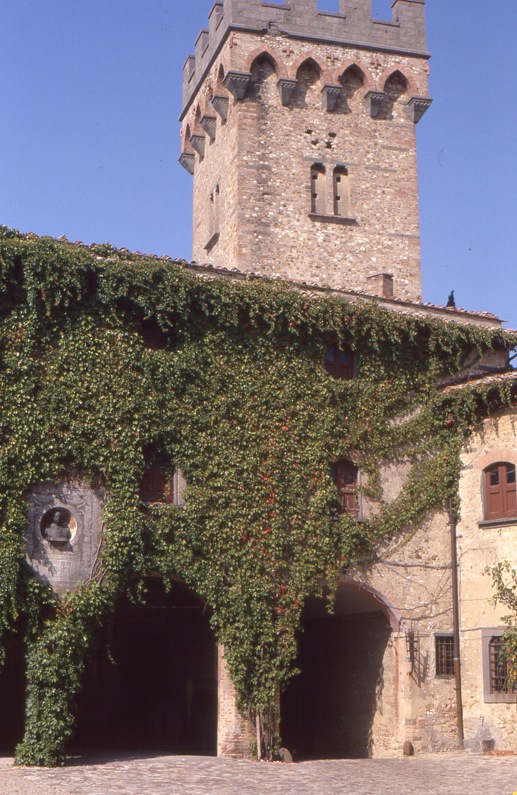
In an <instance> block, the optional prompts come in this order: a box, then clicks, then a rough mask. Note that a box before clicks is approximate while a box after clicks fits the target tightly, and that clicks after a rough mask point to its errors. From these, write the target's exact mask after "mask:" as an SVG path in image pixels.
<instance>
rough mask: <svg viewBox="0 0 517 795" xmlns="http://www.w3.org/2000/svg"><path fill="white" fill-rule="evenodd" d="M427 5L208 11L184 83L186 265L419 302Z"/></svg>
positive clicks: (250, 3) (297, 0)
mask: <svg viewBox="0 0 517 795" xmlns="http://www.w3.org/2000/svg"><path fill="white" fill-rule="evenodd" d="M424 4H425V0H394V2H393V7H392V19H391V20H387V21H379V20H374V19H372V7H371V0H339V11H338V12H329V11H322V10H320V9H319V8H318V6H317V0H286V2H285V3H281V2H275V3H272V2H262V0H224V1H223V2H216V3H215V4H214V6H213V8H212V11H211V13H210V17H209V29H208V30H203V31H201V33H200V34H199V36H198V39H197V41H196V54H195V56H189V58H188V59H187V61H186V64H185V67H184V73H183V111H182V115H181V121H182V154H181V157H180V162H181V164H182V165H183V166H184V167H185V168H186V169H187V170H188V171H190V172H191V173H192V174H193V175H194V242H193V257H194V259H195V260H197V261H198V262H210V263H212V264H214V265H218V266H226V267H230V268H238V269H239V270H242V271H246V272H255V273H261V274H266V275H270V276H280V277H284V278H287V279H293V280H298V281H307V282H316V283H318V284H320V285H329V286H331V287H334V288H344V289H348V290H358V291H362V292H366V293H371V294H380V295H384V296H386V297H390V296H391V295H394V296H395V297H399V298H405V299H409V300H414V301H419V300H421V277H420V243H419V210H418V184H417V163H416V137H415V124H416V123H417V122H418V121H419V119H420V118H421V117H422V115H423V113H424V112H425V111H426V110H427V108H428V107H429V105H430V103H431V100H430V99H428V98H427V93H428V92H427V78H428V58H429V54H428V53H427V52H426V42H425V7H424Z"/></svg>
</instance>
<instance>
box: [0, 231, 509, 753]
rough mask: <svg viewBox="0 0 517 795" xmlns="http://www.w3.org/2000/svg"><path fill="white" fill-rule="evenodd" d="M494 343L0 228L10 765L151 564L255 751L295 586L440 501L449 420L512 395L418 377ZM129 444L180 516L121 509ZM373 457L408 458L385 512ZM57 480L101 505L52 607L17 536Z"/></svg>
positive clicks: (57, 709)
mask: <svg viewBox="0 0 517 795" xmlns="http://www.w3.org/2000/svg"><path fill="white" fill-rule="evenodd" d="M333 344H339V345H341V346H348V347H349V348H350V349H352V350H353V351H355V352H356V354H357V358H358V362H359V369H358V373H357V376H356V377H355V378H353V379H352V380H350V381H340V380H337V379H334V378H332V377H331V376H329V375H328V373H327V372H326V371H325V369H324V368H323V366H322V362H323V359H324V356H325V352H326V350H327V349H328V347H329V346H330V345H333ZM516 344H517V339H516V338H514V337H512V336H511V335H509V334H504V333H503V332H501V331H500V330H494V329H487V328H484V327H480V326H468V325H461V324H457V323H454V322H441V321H439V320H433V319H429V318H426V317H424V316H417V315H406V314H401V313H398V312H394V311H389V310H386V309H382V308H380V307H379V306H378V305H377V304H376V303H375V301H373V300H372V301H369V300H357V301H355V302H350V301H346V300H343V299H340V298H337V297H335V296H332V295H330V294H329V295H321V296H319V297H318V296H309V295H308V294H305V293H304V292H302V291H295V290H293V289H289V288H288V286H285V285H281V284H278V283H275V282H268V281H267V280H257V279H249V280H246V281H231V280H228V279H224V278H200V276H199V275H196V274H195V273H193V271H192V268H190V267H189V266H187V265H186V264H185V263H183V262H180V261H172V260H160V259H156V258H151V257H144V256H142V255H136V254H130V253H129V252H127V251H124V250H116V249H114V248H112V247H110V246H93V247H84V246H80V245H72V244H68V243H61V242H58V241H55V240H53V239H49V238H36V237H34V236H30V235H21V234H19V233H17V232H14V231H12V230H8V229H5V228H0V369H1V373H2V379H1V382H0V407H1V412H0V544H1V554H0V635H2V634H5V633H6V632H8V631H10V630H12V629H13V628H14V627H15V626H17V622H19V620H20V617H22V618H23V619H25V620H24V626H25V627H26V643H27V679H28V694H27V710H26V734H25V738H24V740H23V742H22V743H21V745H20V746H19V748H18V761H19V762H20V763H25V764H32V765H35V764H43V765H58V764H63V763H64V760H65V751H66V741H67V740H68V739H69V738H70V736H71V735H72V733H73V726H74V704H75V697H76V695H77V693H78V691H79V689H80V686H81V677H82V673H83V670H84V667H85V664H86V660H87V655H88V652H89V650H90V648H91V647H92V643H93V640H94V638H95V635H96V632H97V631H98V628H99V627H100V626H101V625H102V623H103V622H104V621H105V620H106V618H107V617H108V616H109V615H110V614H111V613H112V612H113V610H114V607H115V605H116V603H117V599H119V598H120V597H121V595H123V594H124V593H126V592H127V591H128V589H130V590H131V592H134V586H135V579H138V578H140V579H141V580H142V582H143V581H144V578H145V577H146V576H147V575H149V574H150V573H151V572H160V573H161V574H162V575H163V577H165V578H170V577H180V578H181V579H182V580H183V581H184V582H185V583H186V584H187V585H188V586H189V587H190V588H191V589H192V590H193V591H194V592H195V593H196V594H198V595H199V596H200V597H201V598H202V599H204V600H205V602H206V603H207V604H208V605H209V606H210V608H211V615H212V619H211V620H212V626H213V629H214V631H215V633H216V636H217V638H218V639H219V640H220V642H221V643H223V644H224V648H225V654H226V659H227V662H228V665H229V669H230V672H231V675H232V677H233V681H234V683H235V685H236V688H237V692H238V695H239V699H240V707H241V708H242V709H243V710H244V709H248V708H249V707H251V709H252V710H253V711H255V712H256V713H257V714H258V715H259V718H260V720H261V722H262V725H263V726H264V728H265V732H264V735H265V736H266V735H267V737H268V738H269V739H268V741H267V744H268V746H269V747H268V748H267V749H266V751H267V753H271V752H272V749H273V747H274V745H275V742H276V740H275V737H274V724H275V721H274V715H273V713H274V709H275V705H276V701H277V694H278V690H279V688H281V687H282V686H284V685H285V683H286V682H287V681H288V680H289V678H290V677H291V676H292V675H293V671H294V660H295V657H296V632H297V630H298V629H299V627H300V620H301V613H302V610H303V606H304V603H305V601H306V599H307V597H308V596H309V595H313V594H320V593H321V589H322V583H323V582H325V583H327V584H328V585H329V586H330V587H331V588H332V586H333V585H334V584H335V583H336V582H337V578H338V577H339V575H340V573H341V572H342V571H343V569H344V568H345V567H347V566H349V565H351V564H353V563H357V562H359V561H362V560H365V559H368V557H369V556H373V555H374V554H375V548H376V544H377V543H378V542H379V540H381V539H383V538H386V537H395V536H400V535H401V534H403V533H404V532H408V531H409V530H410V529H411V528H412V527H414V526H416V525H417V524H418V522H419V521H420V520H421V519H422V518H423V517H424V516H425V514H426V513H427V512H429V511H430V510H432V509H435V508H437V507H439V506H440V505H441V504H442V503H443V501H444V499H445V498H446V497H447V496H450V495H453V496H455V495H456V487H457V480H458V474H459V450H460V448H461V445H462V443H463V441H464V439H465V436H466V434H468V433H469V432H470V430H471V429H472V428H473V427H474V426H475V424H476V423H477V422H479V420H480V419H481V418H482V417H483V416H486V414H487V413H489V412H490V411H491V410H493V409H495V408H499V407H500V406H501V405H506V404H509V403H511V401H512V394H511V391H510V390H507V393H504V392H501V390H499V391H497V395H495V394H494V390H493V389H492V391H490V390H489V389H488V388H487V389H485V390H484V391H483V390H479V389H478V390H474V389H465V390H458V391H457V392H449V393H443V392H440V391H437V390H436V383H437V381H438V380H440V379H444V378H446V377H448V376H451V375H452V374H454V373H457V372H459V371H460V370H461V369H462V366H463V364H464V362H465V361H466V359H467V357H468V356H469V355H471V354H472V351H475V350H477V351H478V352H479V353H480V354H481V353H483V352H484V351H487V350H490V349H492V348H494V347H501V346H503V347H505V348H508V349H509V348H511V347H513V346H515V345H516ZM149 445H159V446H160V449H161V450H163V451H165V452H166V453H167V455H168V456H169V458H170V460H171V461H173V462H174V463H175V465H176V466H177V467H178V468H179V469H180V470H181V471H182V472H183V474H184V476H185V478H186V481H187V483H188V488H187V493H186V502H185V507H184V509H179V508H178V507H175V506H172V505H162V506H155V507H154V508H153V509H151V510H148V509H147V508H146V507H145V506H144V505H143V504H142V502H141V500H140V496H139V482H140V479H141V477H142V474H143V472H144V468H145V450H146V449H147V448H148V447H149ZM341 458H352V459H353V460H354V461H355V462H356V463H357V464H358V465H359V466H360V467H361V469H362V470H363V471H364V472H365V473H366V474H367V476H368V478H367V485H366V486H364V488H365V490H366V491H367V492H368V494H369V496H370V498H371V499H374V500H376V505H377V510H376V512H375V513H374V515H373V517H372V518H371V519H370V520H369V521H363V522H358V521H356V520H354V519H353V518H352V517H350V516H346V515H342V516H340V517H337V516H336V500H337V493H336V488H335V485H334V483H333V481H332V477H331V473H330V465H331V463H332V462H335V461H337V460H338V459H341ZM386 460H403V461H405V462H410V463H411V467H412V468H411V471H410V474H409V476H408V478H407V482H406V485H405V487H404V489H403V490H402V492H401V494H400V496H399V497H398V498H397V499H396V500H395V502H393V503H391V504H387V503H385V502H383V500H382V493H381V490H380V484H379V482H378V477H377V474H378V471H379V465H380V464H381V463H382V462H383V461H386ZM63 478H81V479H82V480H83V481H87V482H90V483H92V484H94V485H101V486H102V487H103V489H105V492H106V494H107V495H108V497H107V501H106V505H105V511H104V513H105V517H104V518H105V526H106V531H105V535H104V540H103V546H102V550H101V561H100V564H101V565H100V566H99V569H98V570H99V574H98V575H97V576H95V577H93V578H92V579H91V581H89V582H87V583H84V584H83V585H81V586H80V587H79V588H78V589H77V590H76V591H75V592H74V593H72V594H69V595H67V596H66V597H64V598H62V599H57V598H56V597H55V596H54V595H53V594H52V592H51V591H50V589H49V588H47V587H45V586H44V585H43V584H41V583H39V582H38V581H37V580H36V579H35V578H34V576H33V574H32V572H31V571H30V570H29V568H28V566H27V565H26V563H25V558H24V546H23V537H24V534H25V532H26V524H27V514H26V511H27V496H28V495H29V494H30V491H31V489H32V488H34V487H35V486H37V485H38V484H41V483H44V482H59V481H60V480H62V479H63ZM141 598H143V599H145V590H144V591H142V596H141Z"/></svg>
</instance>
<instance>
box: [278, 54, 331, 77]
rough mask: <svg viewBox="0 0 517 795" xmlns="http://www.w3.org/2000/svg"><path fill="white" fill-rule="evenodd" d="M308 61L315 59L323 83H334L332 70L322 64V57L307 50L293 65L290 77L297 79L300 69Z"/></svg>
mask: <svg viewBox="0 0 517 795" xmlns="http://www.w3.org/2000/svg"><path fill="white" fill-rule="evenodd" d="M306 61H314V63H315V64H316V65H317V66H318V67H319V70H320V76H321V81H322V83H323V85H332V79H333V74H332V72H331V71H330V70H329V69H327V68H326V67H325V66H322V65H321V60H320V57H318V56H317V55H316V54H315V53H313V52H306V53H304V54H303V55H300V57H299V58H297V59H296V61H295V62H294V63H293V64H292V65H291V67H290V69H289V72H290V75H289V77H290V78H291V79H292V80H296V75H297V74H298V69H299V68H300V66H302V65H303V64H304V63H305V62H306Z"/></svg>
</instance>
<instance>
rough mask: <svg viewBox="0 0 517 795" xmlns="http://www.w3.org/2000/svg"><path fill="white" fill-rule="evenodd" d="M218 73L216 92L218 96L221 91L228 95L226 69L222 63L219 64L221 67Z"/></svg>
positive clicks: (218, 68)
mask: <svg viewBox="0 0 517 795" xmlns="http://www.w3.org/2000/svg"><path fill="white" fill-rule="evenodd" d="M216 73H217V80H216V92H217V93H218V94H220V93H221V91H224V92H225V93H226V88H225V86H224V78H225V77H226V69H225V66H224V64H223V63H222V62H220V63H219V66H218V67H217V72H216Z"/></svg>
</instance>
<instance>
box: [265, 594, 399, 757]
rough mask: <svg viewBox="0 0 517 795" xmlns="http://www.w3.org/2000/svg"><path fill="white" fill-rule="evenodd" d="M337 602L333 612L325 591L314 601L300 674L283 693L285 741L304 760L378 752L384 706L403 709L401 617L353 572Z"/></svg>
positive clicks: (307, 614)
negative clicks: (399, 698)
mask: <svg viewBox="0 0 517 795" xmlns="http://www.w3.org/2000/svg"><path fill="white" fill-rule="evenodd" d="M334 608H335V612H334V613H333V614H329V613H328V611H327V603H326V600H325V599H311V600H309V601H308V603H307V605H306V607H305V610H304V613H303V616H302V626H303V631H302V632H301V633H300V637H299V642H298V659H297V667H298V668H299V670H300V674H299V675H298V676H297V677H296V678H295V679H293V680H292V682H291V683H290V684H289V685H288V687H287V689H286V691H285V693H284V694H283V695H282V699H281V725H280V730H281V735H282V742H283V744H284V745H285V747H287V748H288V749H289V750H291V751H292V752H293V754H294V756H295V758H296V759H298V760H299V759H343V758H364V757H369V756H372V754H373V750H374V744H375V739H376V738H375V733H376V722H378V715H379V713H380V712H385V713H387V715H386V718H387V720H388V721H389V714H394V712H395V710H396V692H395V691H396V665H395V659H394V657H395V653H394V649H393V645H392V642H391V636H392V632H393V629H394V628H395V629H398V627H397V626H396V620H395V619H394V617H393V616H390V613H389V610H388V609H387V607H386V605H385V604H384V603H383V602H382V601H381V600H380V598H379V596H378V595H376V594H375V593H373V592H372V591H369V590H366V589H365V588H363V587H360V586H359V585H358V584H357V583H354V582H352V581H351V580H343V581H342V582H341V584H340V585H339V588H338V592H337V596H336V602H335V606H334ZM388 702H389V704H388ZM385 707H388V708H387V709H385ZM390 707H392V709H390ZM381 722H382V721H381ZM383 731H386V726H383V727H379V732H380V733H382V732H383Z"/></svg>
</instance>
